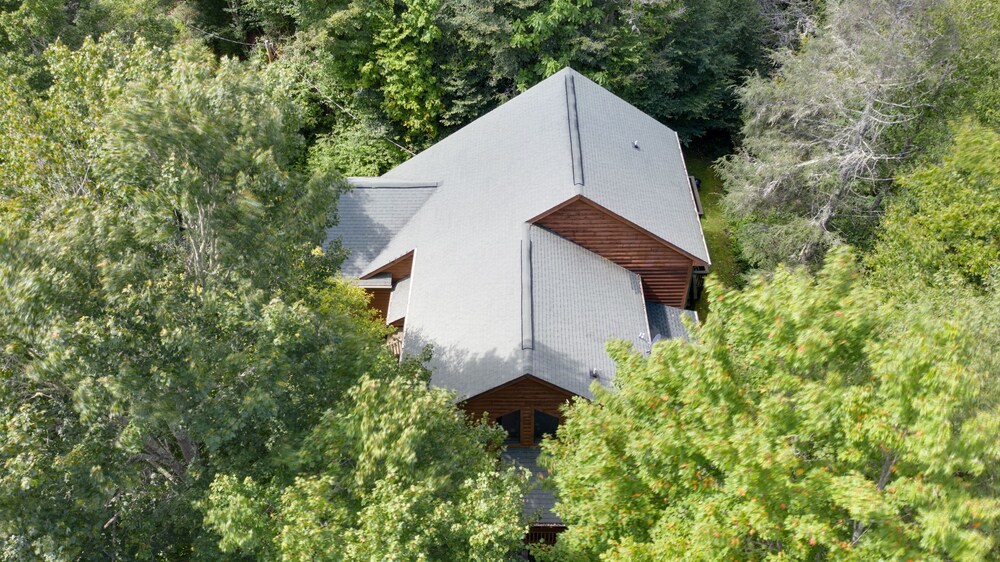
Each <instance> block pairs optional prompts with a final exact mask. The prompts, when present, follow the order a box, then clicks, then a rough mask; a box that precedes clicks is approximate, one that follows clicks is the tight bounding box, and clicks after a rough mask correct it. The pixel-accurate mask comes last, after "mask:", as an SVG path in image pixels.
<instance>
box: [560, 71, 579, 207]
mask: <svg viewBox="0 0 1000 562" xmlns="http://www.w3.org/2000/svg"><path fill="white" fill-rule="evenodd" d="M571 70H572V69H571ZM565 86H566V120H567V121H568V122H569V147H570V158H571V159H572V161H573V185H574V186H576V194H577V195H579V194H580V193H581V192H582V190H581V187H583V185H584V184H583V152H582V151H581V145H580V116H579V115H578V114H577V110H576V84H575V83H574V81H573V72H567V73H566V78H565Z"/></svg>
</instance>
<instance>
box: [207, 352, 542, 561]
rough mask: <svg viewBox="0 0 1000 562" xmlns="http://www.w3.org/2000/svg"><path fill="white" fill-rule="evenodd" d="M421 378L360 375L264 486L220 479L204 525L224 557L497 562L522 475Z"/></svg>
mask: <svg viewBox="0 0 1000 562" xmlns="http://www.w3.org/2000/svg"><path fill="white" fill-rule="evenodd" d="M428 378H429V377H428V376H427V373H425V372H424V373H421V372H420V370H419V369H415V372H414V373H412V374H410V375H405V374H404V375H401V376H398V377H395V378H390V379H383V380H379V379H372V378H368V377H364V378H362V379H361V380H360V381H359V382H358V383H357V385H355V386H354V387H353V388H352V389H351V391H350V392H349V393H348V396H347V399H346V401H345V403H344V404H343V406H342V407H340V408H338V409H335V410H330V411H328V412H327V413H326V414H325V415H324V417H323V419H322V420H321V421H320V423H319V424H318V425H317V426H316V427H315V428H314V429H313V431H312V433H311V435H310V436H309V438H308V439H307V440H306V442H305V444H304V446H303V448H302V450H301V451H299V453H298V456H297V457H296V462H295V463H294V464H295V465H296V469H295V470H294V473H292V474H288V475H286V476H285V477H284V478H278V479H275V480H273V481H271V482H261V481H260V480H258V479H254V478H252V477H242V478H241V477H240V476H239V475H231V474H227V475H220V476H218V477H216V479H215V482H214V483H213V484H212V494H211V496H210V498H209V500H208V507H207V511H206V518H205V521H206V523H207V524H208V525H209V526H210V527H212V528H214V529H215V530H216V531H217V532H219V534H220V535H221V536H222V543H221V544H222V546H223V548H224V550H226V551H229V552H234V551H243V552H247V553H252V554H253V555H254V556H255V557H257V558H258V559H261V558H263V559H281V560H290V561H291V560H303V561H305V560H310V561H312V560H400V561H405V560H413V561H417V560H441V561H445V560H476V561H484V562H485V561H490V560H496V561H500V560H506V559H508V557H509V556H510V554H511V553H512V552H515V551H516V550H517V547H518V546H519V544H520V543H521V541H522V540H523V538H524V534H525V533H526V532H527V527H526V525H525V524H524V522H523V521H522V514H521V509H522V508H521V501H522V500H521V498H522V494H523V491H524V485H525V481H526V478H525V476H524V475H522V474H520V473H519V472H517V471H516V470H515V469H514V468H513V467H510V466H508V467H501V466H500V465H499V464H498V460H497V454H496V451H497V449H498V447H499V444H500V442H501V441H502V439H503V437H502V435H501V432H500V431H499V430H498V429H497V428H495V427H492V426H489V425H487V424H486V423H485V422H483V423H479V424H476V425H469V424H468V423H467V421H466V420H465V416H464V414H463V412H462V411H461V410H459V409H458V408H456V407H455V406H454V405H453V400H454V395H453V394H452V393H450V392H447V391H444V390H442V389H431V388H428V386H427V382H428Z"/></svg>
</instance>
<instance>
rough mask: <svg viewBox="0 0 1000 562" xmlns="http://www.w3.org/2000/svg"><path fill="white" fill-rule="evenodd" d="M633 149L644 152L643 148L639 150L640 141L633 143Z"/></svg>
mask: <svg viewBox="0 0 1000 562" xmlns="http://www.w3.org/2000/svg"><path fill="white" fill-rule="evenodd" d="M632 148H634V149H636V150H642V149H641V148H639V141H638V140H634V141H632Z"/></svg>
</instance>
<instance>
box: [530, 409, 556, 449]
mask: <svg viewBox="0 0 1000 562" xmlns="http://www.w3.org/2000/svg"><path fill="white" fill-rule="evenodd" d="M558 428H559V418H557V417H555V416H550V415H549V414H546V413H545V412H539V411H538V410H535V443H540V442H541V441H542V437H543V436H545V435H555V434H556V429H558Z"/></svg>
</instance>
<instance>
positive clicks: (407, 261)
mask: <svg viewBox="0 0 1000 562" xmlns="http://www.w3.org/2000/svg"><path fill="white" fill-rule="evenodd" d="M412 270H413V252H412V251H411V252H408V253H406V254H404V255H402V256H400V257H398V258H396V259H394V260H392V261H391V262H389V263H387V264H385V265H384V266H382V267H380V268H378V269H376V270H375V271H373V272H371V273H369V274H368V275H366V276H365V278H366V279H367V278H370V277H375V276H376V275H378V274H379V273H385V272H389V273H391V274H392V282H393V283H395V282H396V281H399V280H400V279H402V278H404V277H409V276H410V272H411V271H412Z"/></svg>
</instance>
